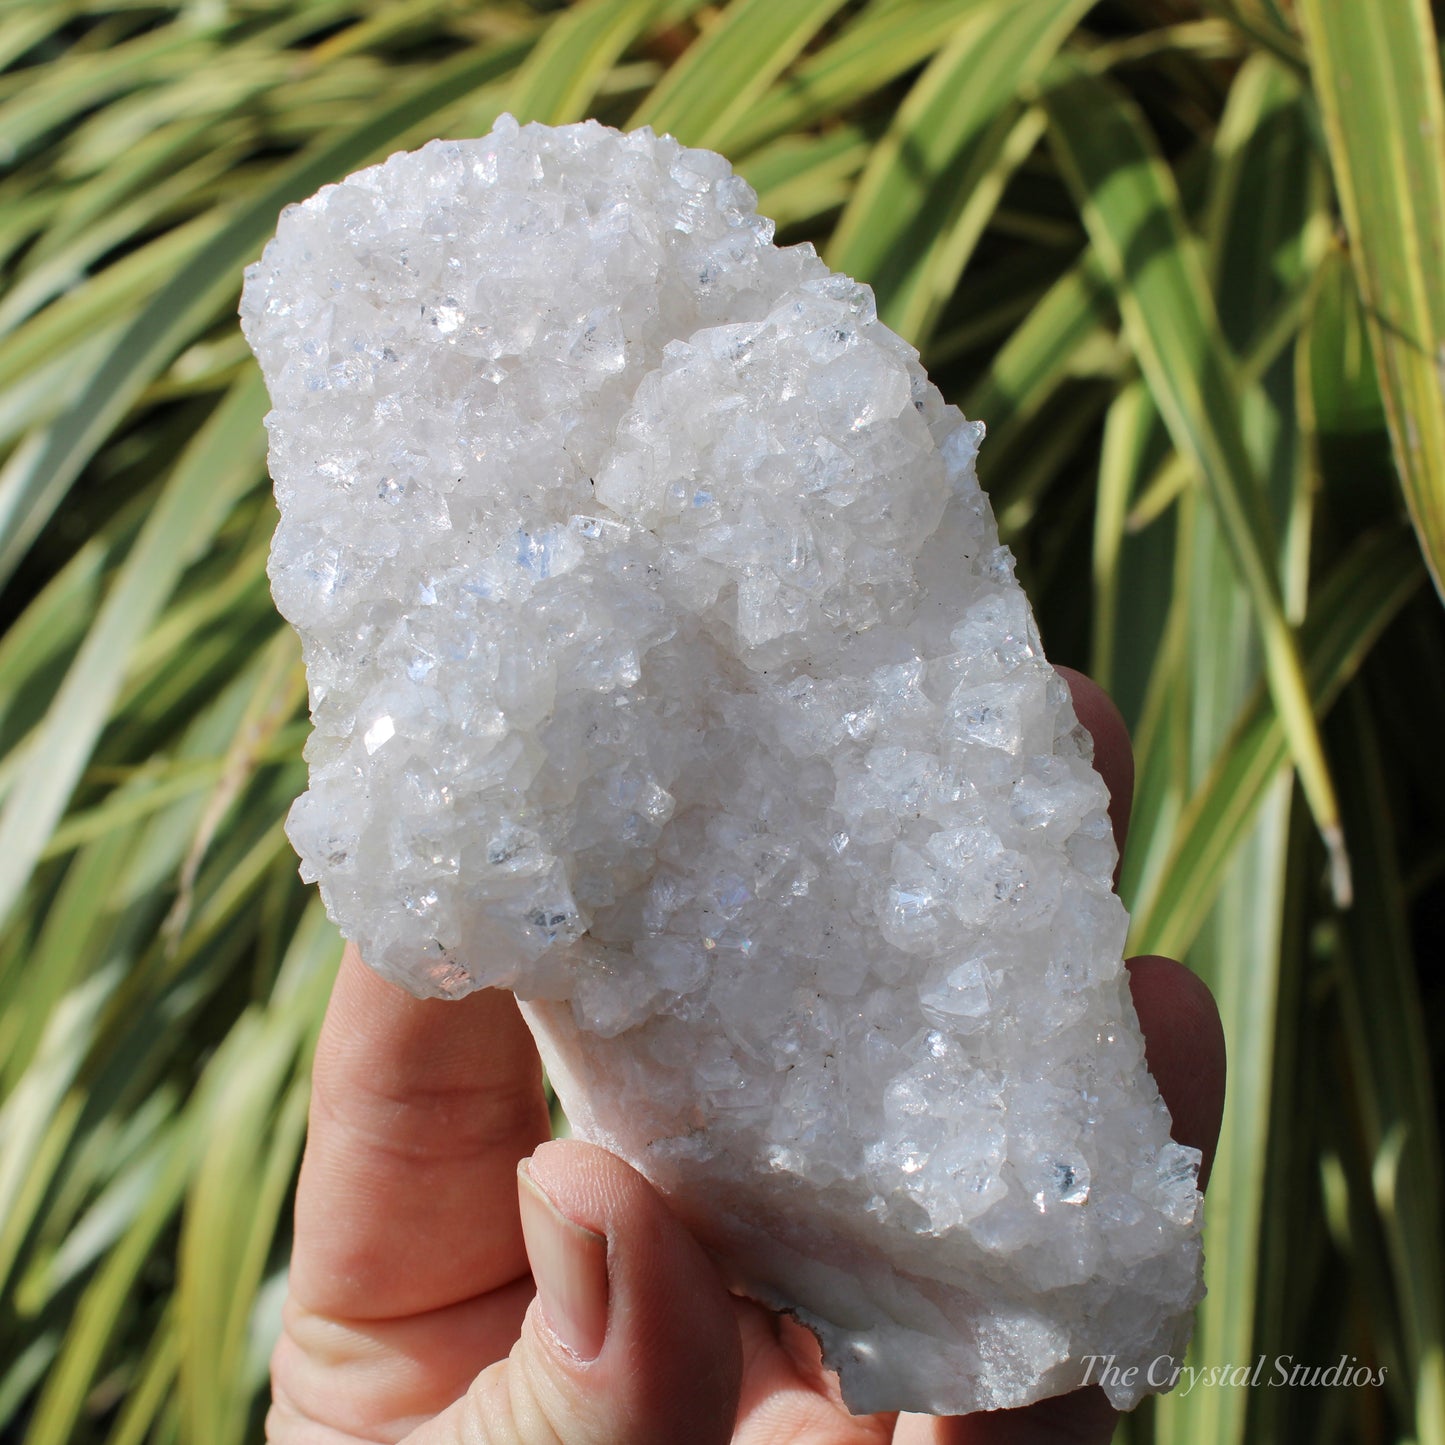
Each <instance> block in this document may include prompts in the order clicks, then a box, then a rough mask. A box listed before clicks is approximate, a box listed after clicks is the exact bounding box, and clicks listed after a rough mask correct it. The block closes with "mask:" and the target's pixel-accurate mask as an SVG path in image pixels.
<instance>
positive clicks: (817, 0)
mask: <svg viewBox="0 0 1445 1445" xmlns="http://www.w3.org/2000/svg"><path fill="white" fill-rule="evenodd" d="M842 8H843V0H793V3H792V4H790V5H779V4H778V3H777V0H734V3H733V4H731V5H729V6H728V7H727V9H726V10H724V11H723V12H722V13H721V14H719V15H717V16H716V17H715V18H714V19H713V22H712V24H711V25H710V26H709V27H708V28H707V29H705V30H704V31H703V33H702V34H701V35H700V36H699V37H698V39H697V40H696V41H695V42H694V43H693V44H692V45H690V46H688V48H687V49H686V50H685V51H684V52H683V54H682V57H681V58H680V59H679V60H678V61H677V62H676V63H675V64H674V65H672V66H670V67H669V68H668V70H667V72H666V74H665V75H664V76H663V77H662V79H661V80H660V81H659V82H658V83H657V85H656V86H655V87H654V89H653V90H652V92H651V93H650V94H649V95H648V96H647V98H646V100H644V101H643V102H642V104H641V105H640V106H639V107H638V108H637V110H636V111H634V112H633V114H632V118H631V119H630V120H629V121H628V123H627V124H628V127H629V129H630V128H632V127H635V126H642V125H650V126H651V127H652V128H653V130H655V131H657V132H658V133H659V134H662V133H666V134H668V135H675V136H676V137H677V138H678V139H679V140H680V141H681V142H682V143H683V144H684V145H690V146H713V145H716V144H717V142H718V137H719V136H721V135H723V134H725V133H726V131H727V128H728V127H729V126H730V125H732V124H733V123H734V122H735V121H736V120H737V119H738V117H740V116H743V115H746V114H747V112H748V111H749V110H750V109H751V107H752V106H753V105H754V104H755V103H756V101H757V100H758V98H759V97H760V96H762V95H763V94H764V93H765V92H766V91H767V88H768V86H769V85H770V84H772V82H773V80H775V79H776V78H777V77H778V76H779V75H781V74H782V72H783V71H784V70H785V69H787V67H788V65H789V64H790V63H791V62H792V61H793V59H794V58H795V57H796V56H797V55H798V53H799V52H800V51H801V50H802V49H803V47H804V46H805V45H807V43H808V42H809V41H810V40H811V39H812V38H813V36H814V35H816V34H817V33H818V31H819V30H820V29H821V28H822V27H823V26H824V25H825V24H827V22H828V21H829V20H830V19H832V17H833V16H834V15H835V14H836V13H837V12H838V11H839V10H841V9H842Z"/></svg>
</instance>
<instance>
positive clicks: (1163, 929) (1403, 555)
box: [1130, 531, 1424, 958]
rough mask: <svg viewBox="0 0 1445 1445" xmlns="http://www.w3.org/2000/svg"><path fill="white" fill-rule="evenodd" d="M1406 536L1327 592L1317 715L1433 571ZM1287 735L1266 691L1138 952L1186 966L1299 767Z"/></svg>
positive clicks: (1195, 805) (1306, 631) (1142, 905)
mask: <svg viewBox="0 0 1445 1445" xmlns="http://www.w3.org/2000/svg"><path fill="white" fill-rule="evenodd" d="M1411 554H1412V548H1411V546H1410V544H1409V542H1408V540H1407V539H1406V538H1403V537H1402V536H1401V535H1400V534H1399V533H1398V532H1392V531H1387V532H1382V533H1375V534H1372V535H1370V536H1367V537H1365V538H1363V539H1362V540H1361V541H1360V542H1359V543H1358V544H1357V545H1356V546H1355V547H1354V548H1353V549H1352V550H1351V551H1350V552H1349V553H1348V554H1347V555H1346V557H1345V558H1344V559H1343V560H1342V561H1341V562H1340V563H1339V564H1338V565H1337V566H1336V568H1335V570H1334V571H1333V572H1332V573H1331V574H1330V577H1329V579H1328V580H1327V581H1326V583H1325V584H1324V585H1323V586H1321V587H1320V588H1319V590H1318V594H1317V597H1316V600H1315V601H1314V602H1313V604H1312V606H1311V609H1310V615H1309V617H1308V618H1307V619H1306V620H1305V625H1304V627H1303V628H1302V629H1301V640H1302V642H1303V644H1304V653H1305V666H1306V675H1307V677H1308V679H1309V694H1310V699H1311V708H1312V709H1313V710H1314V711H1315V712H1316V713H1319V714H1323V713H1324V712H1326V711H1328V709H1329V706H1330V704H1331V703H1332V702H1333V701H1334V699H1335V698H1336V697H1337V696H1338V694H1339V691H1340V689H1341V688H1342V687H1343V686H1344V685H1345V683H1346V682H1348V681H1349V679H1350V678H1351V677H1352V676H1353V675H1354V672H1355V670H1356V669H1357V668H1358V667H1359V665H1360V661H1361V659H1362V658H1363V657H1364V655H1365V654H1366V653H1367V652H1368V651H1369V649H1370V646H1371V644H1372V643H1373V642H1374V640H1375V639H1376V638H1377V637H1378V636H1379V635H1380V633H1381V631H1383V629H1384V628H1385V627H1386V625H1387V624H1388V623H1389V622H1390V620H1391V618H1393V617H1394V616H1395V615H1396V614H1397V613H1398V612H1399V610H1400V608H1401V607H1402V606H1404V604H1405V602H1406V601H1408V600H1409V598H1410V597H1411V595H1412V594H1413V593H1414V592H1415V590H1416V589H1417V588H1418V587H1419V585H1420V583H1421V580H1422V578H1423V575H1424V574H1423V571H1422V569H1421V567H1420V565H1419V561H1418V558H1416V557H1415V556H1412V555H1411ZM1289 758H1290V753H1289V746H1288V741H1287V739H1286V737H1285V732H1284V725H1283V723H1282V722H1281V721H1280V719H1279V716H1278V714H1277V713H1276V712H1275V711H1274V709H1273V708H1272V707H1271V706H1270V694H1269V692H1268V691H1267V689H1265V688H1264V687H1261V688H1259V689H1258V690H1257V691H1256V692H1255V694H1254V696H1253V698H1252V699H1251V700H1250V702H1249V704H1248V705H1247V707H1246V708H1245V710H1244V712H1243V714H1242V715H1241V716H1240V719H1239V721H1238V723H1237V724H1236V725H1235V727H1234V729H1233V732H1232V733H1231V735H1230V738H1229V741H1228V742H1227V743H1226V744H1225V746H1224V747H1223V748H1222V749H1221V751H1220V753H1219V757H1218V761H1217V762H1216V763H1215V765H1214V767H1213V768H1212V769H1211V771H1210V774H1209V776H1208V777H1207V778H1206V779H1205V782H1204V784H1203V785H1202V786H1201V788H1200V789H1199V791H1198V792H1197V793H1196V794H1195V795H1194V797H1193V798H1192V799H1191V800H1190V802H1189V805H1188V808H1187V810H1186V811H1185V814H1184V816H1183V818H1182V819H1181V820H1180V823H1179V826H1178V829H1177V832H1176V834H1175V837H1176V841H1175V844H1174V846H1173V848H1172V850H1171V852H1170V856H1169V860H1168V862H1167V864H1166V865H1165V868H1164V870H1163V874H1162V877H1161V879H1160V881H1159V882H1158V884H1157V886H1156V887H1155V888H1153V889H1152V890H1151V892H1150V894H1149V896H1148V897H1147V898H1144V899H1142V900H1141V901H1140V902H1139V903H1138V904H1136V907H1135V912H1134V929H1133V932H1132V934H1131V935H1130V947H1131V949H1133V950H1134V951H1136V952H1143V953H1165V954H1169V955H1171V956H1172V957H1175V958H1177V957H1180V956H1182V954H1183V953H1184V952H1185V951H1186V950H1187V949H1188V947H1189V944H1190V941H1191V940H1192V939H1193V937H1194V935H1195V934H1196V933H1197V932H1198V929H1199V927H1200V924H1201V923H1202V922H1203V920H1204V916H1205V914H1206V913H1207V912H1208V910H1209V906H1210V904H1211V903H1212V902H1213V899H1214V894H1215V892H1216V890H1217V889H1218V886H1219V881H1220V879H1221V877H1222V876H1223V872H1224V870H1225V868H1226V867H1227V866H1228V864H1229V861H1230V859H1231V858H1232V857H1233V855H1234V850H1235V849H1236V847H1237V846H1238V844H1239V842H1240V840H1241V839H1242V838H1243V837H1244V836H1245V835H1246V833H1247V832H1248V830H1249V826H1250V823H1251V821H1252V820H1253V818H1254V815H1255V812H1256V810H1257V809H1258V807H1259V804H1260V801H1261V800H1262V798H1263V797H1264V794H1265V791H1266V790H1267V788H1268V786H1269V784H1270V782H1271V780H1272V779H1273V778H1274V776H1275V775H1276V774H1277V773H1278V771H1279V769H1280V768H1282V767H1283V766H1285V764H1286V763H1287V762H1288V761H1289Z"/></svg>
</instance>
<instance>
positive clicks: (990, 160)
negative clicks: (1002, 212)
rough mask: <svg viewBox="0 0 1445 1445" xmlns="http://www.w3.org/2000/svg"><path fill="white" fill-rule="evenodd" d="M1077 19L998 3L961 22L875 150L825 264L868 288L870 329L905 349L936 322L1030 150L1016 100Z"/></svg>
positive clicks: (1072, 8)
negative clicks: (874, 326) (890, 335)
mask: <svg viewBox="0 0 1445 1445" xmlns="http://www.w3.org/2000/svg"><path fill="white" fill-rule="evenodd" d="M1086 9H1088V5H1087V3H1085V0H1022V3H1015V0H1008V3H994V4H992V5H987V6H980V7H979V8H977V9H974V10H971V11H970V12H969V13H967V14H966V15H965V16H964V17H963V19H962V20H961V22H960V24H959V26H958V28H957V30H956V32H955V33H954V36H953V39H952V40H951V41H950V42H949V44H948V45H947V46H946V47H945V48H944V49H943V50H942V51H940V52H939V54H938V55H937V56H936V57H935V59H934V60H933V62H932V63H931V64H930V65H929V66H928V68H927V69H926V70H925V71H924V72H923V74H922V75H921V76H920V77H919V79H918V80H917V82H916V83H915V84H914V86H913V88H912V89H911V90H910V91H909V93H908V97H907V99H906V100H905V101H904V102H903V104H902V105H901V106H900V107H899V109H898V115H897V117H896V118H895V120H894V123H893V125H892V126H891V127H890V129H889V131H888V133H887V134H886V135H885V136H884V137H883V139H882V140H881V141H880V142H879V143H878V145H877V147H876V148H875V149H874V152H873V156H872V159H871V160H870V161H869V164H868V169H867V170H866V171H865V172H864V173H863V179H862V180H861V181H860V182H859V184H858V189H857V191H856V192H855V194H854V196H853V199H852V201H851V202H850V203H849V205H848V207H847V209H846V210H845V211H844V212H843V215H842V217H841V219H840V220H839V222H838V228H837V230H836V231H835V232H834V234H833V239H832V242H831V244H830V245H829V247H828V252H827V259H828V264H829V265H830V266H832V267H833V268H834V270H837V271H843V272H846V273H847V274H848V275H850V276H856V277H857V278H858V279H859V280H863V281H867V282H868V283H869V284H870V285H871V286H872V287H873V289H874V291H875V293H876V294H877V297H878V313H879V315H880V317H882V319H883V320H884V321H886V322H887V323H888V324H889V325H890V326H893V327H894V328H895V329H897V330H901V331H902V332H903V334H905V335H907V336H910V338H912V337H913V336H914V335H915V331H914V330H913V329H910V328H925V327H927V326H928V325H930V324H931V323H932V321H933V320H934V319H936V317H937V314H938V312H939V311H940V310H941V308H942V305H943V303H944V302H945V301H946V300H947V297H948V295H949V294H950V293H951V292H952V290H953V283H954V282H955V281H956V280H957V277H958V275H959V273H960V272H961V271H962V269H963V265H964V262H965V261H966V260H967V258H968V255H969V253H970V252H971V250H972V248H973V243H974V242H976V241H977V238H978V235H979V234H980V233H981V231H982V226H983V222H984V221H985V220H986V219H987V215H988V213H989V212H991V211H992V209H993V205H994V204H996V202H997V199H998V196H999V194H1000V192H1001V189H1002V182H1003V180H1004V179H1005V178H1006V177H1007V175H1008V173H1009V171H1010V170H1011V169H1012V168H1013V167H1014V166H1016V165H1018V164H1019V163H1021V162H1022V160H1023V159H1024V157H1025V156H1026V155H1027V153H1028V151H1029V150H1031V149H1032V142H1033V140H1034V139H1036V138H1037V133H1036V132H1035V131H1034V130H1033V127H1032V125H1025V126H1024V128H1023V130H1022V131H1019V130H1017V129H1016V128H1017V127H1018V126H1019V124H1020V122H1019V118H1018V117H1019V112H1018V108H1017V107H1018V101H1017V96H1018V94H1019V92H1020V91H1021V90H1023V89H1025V88H1027V87H1028V86H1029V85H1030V84H1032V83H1033V82H1034V81H1035V80H1036V79H1037V78H1038V76H1039V75H1040V74H1041V73H1042V71H1043V69H1044V67H1045V66H1046V65H1047V64H1048V63H1049V61H1050V60H1052V59H1053V57H1054V55H1055V53H1056V52H1057V50H1058V48H1059V46H1060V45H1061V44H1062V43H1063V40H1064V37H1065V36H1066V35H1067V34H1068V33H1069V31H1070V30H1071V29H1072V28H1073V26H1074V25H1075V23H1076V22H1077V20H1078V18H1079V16H1080V15H1081V14H1082V13H1083V12H1084V11H1085V10H1086ZM976 193H977V195H978V196H979V198H980V199H979V200H978V201H975V194H976ZM925 334H926V333H925Z"/></svg>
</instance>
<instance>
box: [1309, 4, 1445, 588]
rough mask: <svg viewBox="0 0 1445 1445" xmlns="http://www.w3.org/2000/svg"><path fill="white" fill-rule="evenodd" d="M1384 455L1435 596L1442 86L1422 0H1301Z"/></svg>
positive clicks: (1444, 247)
mask: <svg viewBox="0 0 1445 1445" xmlns="http://www.w3.org/2000/svg"><path fill="white" fill-rule="evenodd" d="M1299 9H1300V18H1301V19H1302V20H1303V21H1304V25H1305V33H1306V37H1307V39H1308V42H1309V45H1308V49H1309V61H1310V66H1311V69H1312V71H1313V75H1314V81H1315V93H1316V96H1317V97H1318V100H1319V106H1320V112H1321V114H1322V115H1323V118H1324V125H1325V134H1326V136H1327V137H1328V139H1329V147H1330V159H1331V161H1332V162H1333V163H1334V172H1335V186H1336V189H1337V190H1338V192H1339V198H1340V206H1341V208H1342V210H1343V211H1344V216H1345V225H1346V227H1347V228H1348V230H1349V234H1350V242H1351V255H1352V256H1353V258H1354V263H1355V275H1356V277H1357V278H1358V280H1359V285H1360V293H1361V295H1362V296H1363V297H1364V300H1365V316H1366V319H1367V323H1368V329H1369V334H1370V340H1371V343H1372V345H1373V347H1374V352H1375V362H1376V365H1377V367H1378V369H1379V374H1380V386H1381V390H1382V392H1383V395H1384V399H1385V410H1386V414H1387V416H1388V417H1389V422H1390V439H1391V441H1392V442H1393V444H1394V451H1395V464H1396V466H1397V467H1398V469H1399V473H1400V481H1401V484H1402V485H1403V487H1404V490H1405V501H1406V503H1407V504H1408V506H1409V508H1410V517H1411V520H1412V521H1413V522H1414V524H1415V532H1416V535H1417V536H1418V537H1419V539H1420V549H1421V551H1422V552H1423V553H1424V554H1425V560H1426V563H1427V565H1428V566H1429V568H1430V572H1431V575H1432V576H1433V577H1434V579H1435V588H1436V590H1437V591H1438V592H1439V593H1440V594H1441V596H1442V597H1445V380H1442V378H1445V98H1442V94H1441V82H1440V43H1439V40H1438V38H1437V36H1436V34H1435V25H1434V21H1433V19H1432V17H1431V13H1430V6H1429V5H1428V4H1427V3H1426V0H1392V3H1390V4H1387V5H1372V6H1361V5H1341V4H1336V3H1331V0H1301V4H1300V7H1299Z"/></svg>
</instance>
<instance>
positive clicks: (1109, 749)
mask: <svg viewBox="0 0 1445 1445" xmlns="http://www.w3.org/2000/svg"><path fill="white" fill-rule="evenodd" d="M1054 671H1055V672H1057V673H1058V674H1059V676H1060V677H1061V678H1063V680H1064V681H1065V682H1066V683H1067V684H1068V685H1069V691H1070V693H1071V694H1072V695H1073V699H1074V712H1075V713H1076V714H1077V716H1078V719H1079V722H1080V723H1082V724H1083V726H1084V728H1085V730H1086V731H1087V732H1088V733H1089V736H1090V737H1092V738H1093V740H1094V767H1095V768H1096V769H1097V770H1098V773H1099V776H1100V777H1101V778H1103V780H1104V786H1105V787H1107V788H1108V790H1109V821H1110V822H1111V823H1112V824H1113V825H1114V841H1115V843H1116V844H1117V845H1118V848H1119V852H1120V853H1122V852H1123V851H1124V840H1125V839H1126V838H1127V837H1128V834H1129V812H1130V809H1131V808H1132V807H1133V803H1134V748H1133V744H1132V743H1130V741H1129V728H1128V726H1127V724H1126V723H1125V722H1124V715H1123V713H1121V712H1120V711H1119V709H1118V708H1117V707H1116V706H1115V704H1114V699H1113V698H1111V697H1110V696H1109V694H1108V693H1107V692H1105V691H1104V689H1103V688H1102V687H1100V686H1099V684H1098V683H1097V682H1095V681H1094V680H1093V678H1091V677H1087V676H1085V674H1084V673H1082V672H1076V671H1075V670H1074V669H1073V668H1072V667H1056V668H1055V669H1054Z"/></svg>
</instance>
